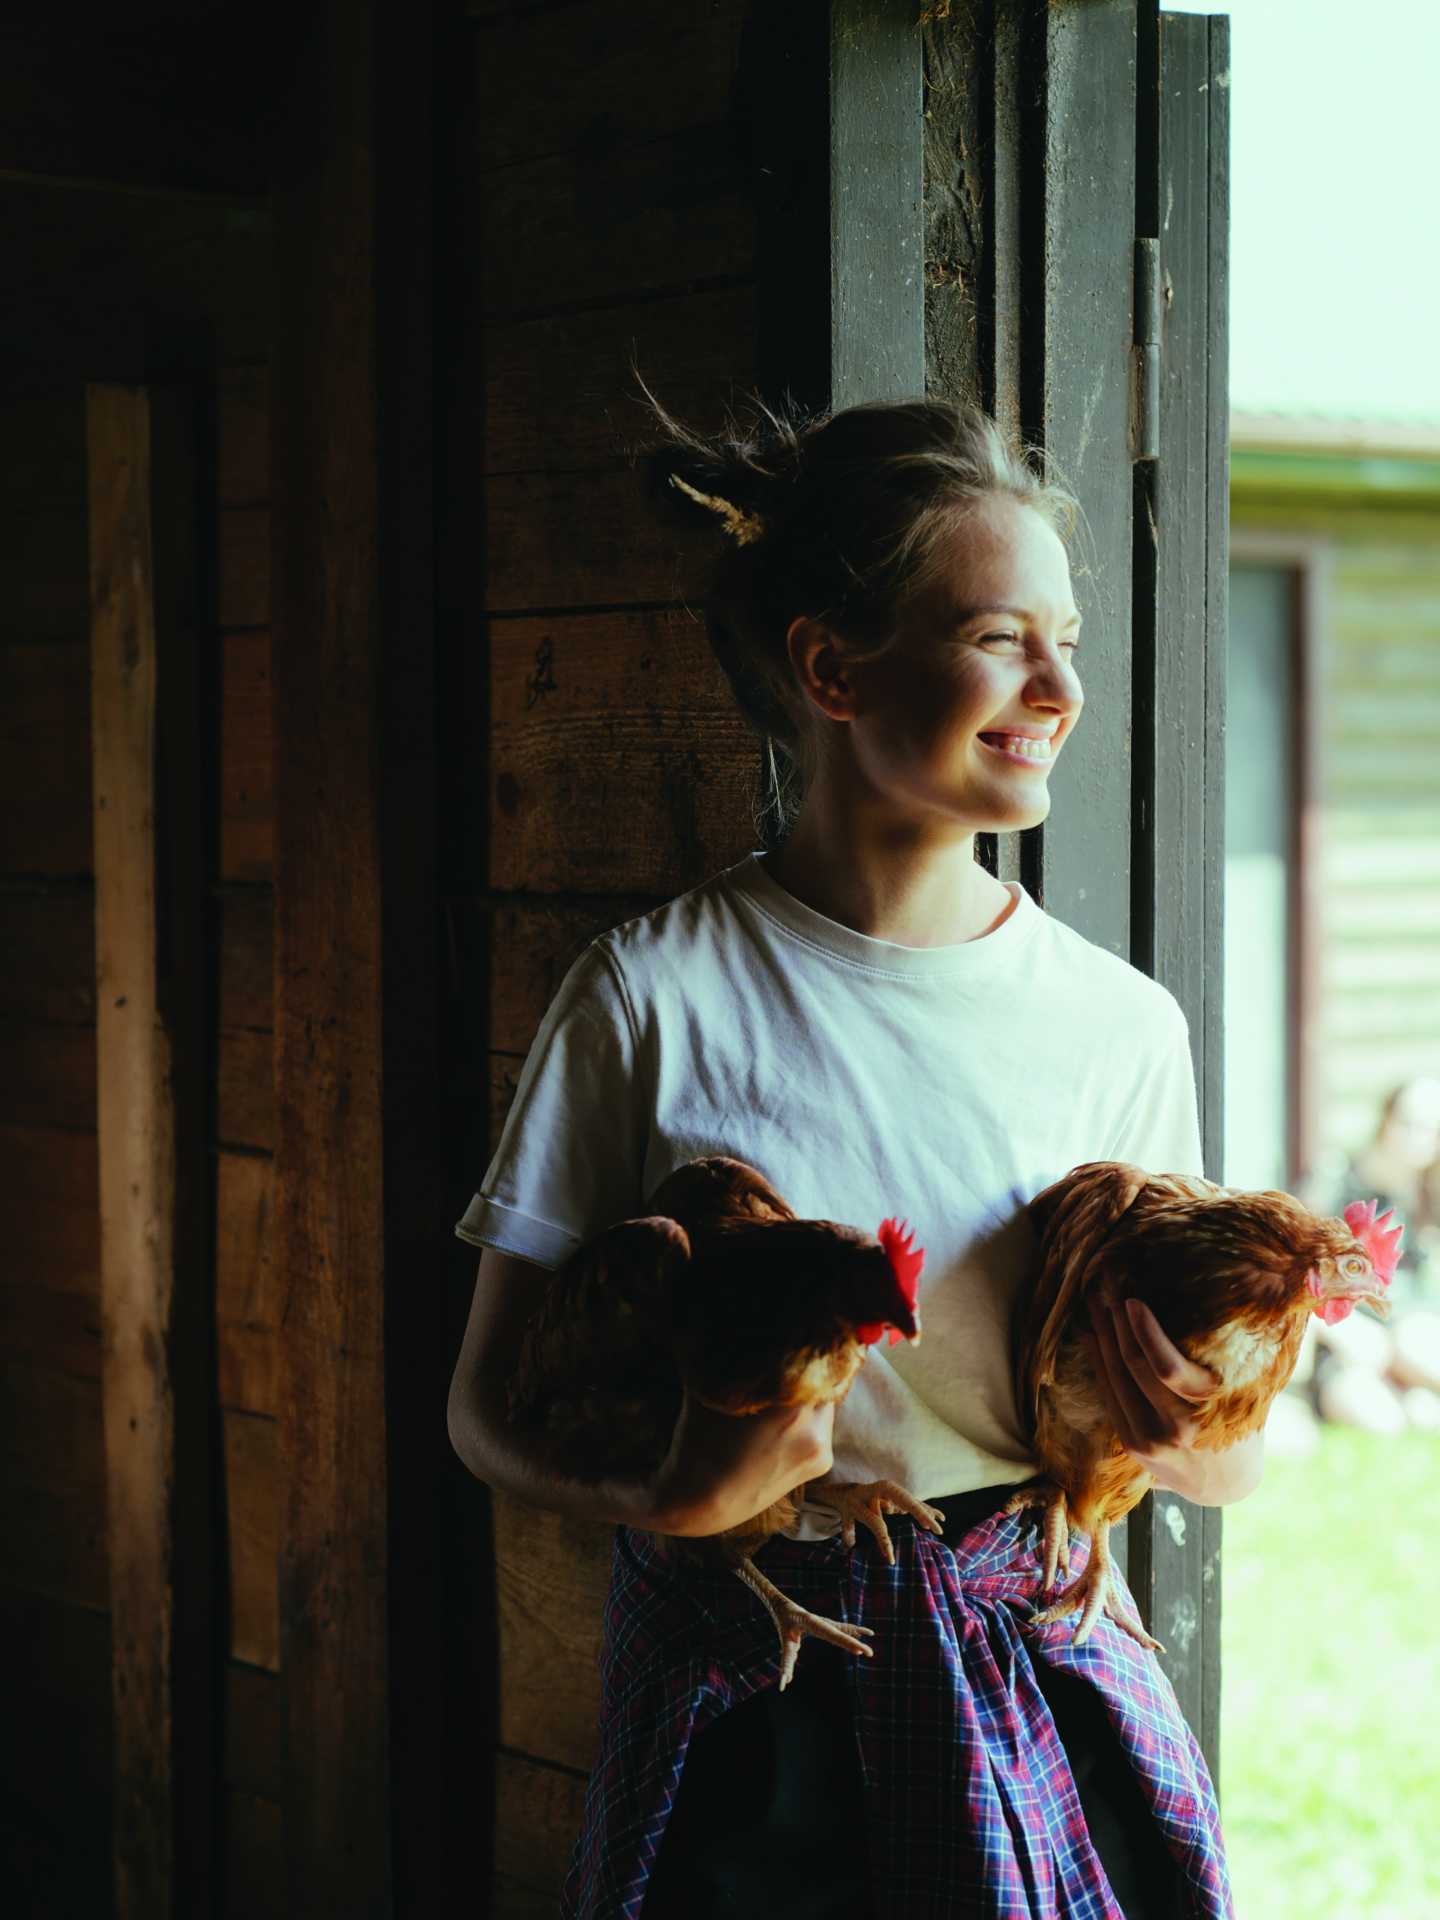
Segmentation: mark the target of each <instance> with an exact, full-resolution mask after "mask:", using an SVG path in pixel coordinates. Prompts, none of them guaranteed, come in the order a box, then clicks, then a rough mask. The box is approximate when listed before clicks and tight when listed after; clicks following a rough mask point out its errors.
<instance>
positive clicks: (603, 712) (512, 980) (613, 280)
mask: <svg viewBox="0 0 1440 1920" xmlns="http://www.w3.org/2000/svg"><path fill="white" fill-rule="evenodd" d="M745 12H746V8H745V7H744V6H743V5H742V4H740V0H714V4H708V5H706V6H703V7H695V8H679V9H677V8H675V7H673V6H671V5H668V4H666V3H665V0H637V3H636V4H634V5H630V6H627V7H623V8H617V7H616V6H614V5H613V4H611V3H610V0H576V3H575V4H571V5H566V6H561V7H546V8H544V9H541V8H538V7H515V6H508V7H507V6H502V5H494V4H489V5H486V4H478V0H472V5H471V14H472V16H473V42H472V59H473V72H474V75H475V92H474V99H473V105H472V108H471V111H470V115H469V120H468V128H469V131H468V133H467V136H466V138H465V139H464V140H463V141H462V142H461V143H460V150H459V154H458V160H457V164H458V167H459V170H460V181H461V185H462V188H463V202H464V204H463V205H462V207H461V209H460V213H459V218H460V221H461V223H462V231H463V232H464V234H465V235H466V237H467V242H468V251H469V259H470V266H471V271H470V276H469V287H468V293H467V306H468V313H469V324H468V325H466V326H465V328H464V330H463V339H464V341H465V348H464V358H463V364H462V365H461V367H460V369H459V391H458V394H457V399H458V403H459V407H458V418H457V421H456V423H455V425H454V426H453V429H452V432H453V436H454V441H455V446H454V447H453V449H452V464H451V483H450V491H451V498H452V508H454V509H456V510H457V511H458V513H459V515H460V520H461V525H462V528H464V527H467V526H473V527H478V528H479V529H480V530H481V532H480V537H479V538H476V537H475V536H474V534H473V532H472V533H471V534H470V537H469V538H466V537H464V534H463V533H462V535H461V537H459V538H452V539H451V541H450V542H449V558H448V562H447V567H446V573H447V575H448V581H447V584H446V585H444V586H442V599H445V600H449V601H450V602H451V603H452V604H453V605H454V606H455V608H456V610H457V613H458V614H460V618H459V619H458V620H457V621H456V623H455V625H454V628H453V630H452V632H451V635H450V647H449V651H448V654H447V656H446V659H445V663H444V666H443V668H442V671H443V672H445V673H447V674H448V675H449V676H450V679H451V685H452V688H453V697H452V698H450V699H448V700H447V699H443V698H442V703H441V704H442V712H448V715H449V719H448V723H447V724H448V728H449V743H448V746H447V747H446V748H445V749H444V751H443V752H442V766H443V769H444V778H445V779H446V780H447V781H448V784H449V792H448V796H447V798H446V800H445V802H444V804H443V805H442V818H445V819H447V820H449V821H450V822H452V823H454V825H453V829H452V831H451V832H450V833H449V835H448V836H447V839H446V844H445V845H444V847H443V850H442V858H443V865H442V876H441V885H442V892H443V897H444V909H445V914H446V919H447V926H448V932H449V940H450V955H451V968H452V971H451V979H450V982H449V989H450V999H449V1002H448V1017H447V1041H446V1045H445V1047H444V1049H443V1051H444V1053H445V1054H446V1056H447V1057H449V1058H450V1059H452V1060H453V1062H454V1066H453V1070H452V1071H453V1080H452V1091H453V1094H454V1106H453V1111H454V1123H453V1126H452V1127H451V1130H450V1137H451V1138H452V1139H453V1140H454V1141H455V1142H456V1152H455V1155H454V1161H453V1167H452V1181H451V1188H450V1191H451V1194H452V1200H453V1217H454V1218H457V1219H458V1217H459V1215H460V1213H461V1212H462V1211H463V1209H464V1207H465V1205H466V1203H467V1202H468V1200H469V1198H470V1195H471V1193H472V1192H473V1191H474V1190H475V1188H476V1187H477V1186H478V1185H479V1182H480V1179H481V1176H482V1175H483V1173H484V1171H485V1168H486V1166H487V1164H488V1161H489V1157H490V1153H491V1151H492V1150H493V1143H494V1142H495V1141H496V1140H497V1139H498V1136H499V1129H500V1127H501V1126H502V1124H503V1121H504V1116H505V1113H506V1111H507V1108H508V1104H509V1101H510V1098H511V1095H512V1094H513V1091H514V1088H515V1084H516V1080H517V1077H518V1074H519V1071H520V1067H521V1065H522V1064H523V1061H524V1058H525V1055H526V1052H527V1050H528V1048H529V1045H530V1041H531V1038H532V1036H533V1034H534V1031H535V1028H536V1026H537V1024H538V1022H539V1019H540V1016H541V1015H542V1013H543V1012H544V1010H545V1007H546V1005H547V1004H548V1002H549V1000H550V998H551V996H552V994H553V993H554V991H555V988H556V987H557V986H558V984H559V981H560V978H561V976H562V975H563V973H564V972H565V970H566V968H567V967H568V966H569V964H570V962H571V960H572V959H573V958H574V957H575V955H576V954H577V953H578V952H579V950H580V948H581V945H582V944H583V943H584V941H586V940H587V939H589V938H590V937H592V936H593V935H594V934H596V933H598V932H601V931H603V930H604V929H606V928H608V927H610V926H613V925H615V924H617V923H618V922H620V921H622V920H624V919H628V918H630V917H632V916H633V915H635V914H637V913H640V912H644V911H646V910H648V909H649V908H650V907H652V906H656V905H658V904H660V903H661V902H662V901H663V900H665V899H668V898H670V897H672V896H673V895H674V894H676V893H678V892H681V891H682V890H684V889H685V888H686V887H689V886H693V885H695V884H697V883H698V882H699V881H700V880H702V879H704V878H705V877H707V876H708V875H709V874H711V873H713V872H715V871H716V870H717V869H718V868H720V867H723V866H725V865H727V864H729V863H731V862H733V861H735V860H738V859H740V858H742V857H743V856H744V854H745V853H746V852H748V851H749V850H750V848H751V847H752V846H756V845H758V844H759V841H758V839H757V837H756V833H755V830H754V827H753V823H752V814H751V788H752V776H753V773H754V769H755V763H756V758H757V756H756V752H755V749H754V746H753V744H752V742H751V739H750V736H749V735H748V733H747V731H746V729H745V727H744V725H743V723H742V722H741V721H740V719H739V717H738V715H737V714H736V712H735V710H734V706H733V702H732V701H731V698H730V694H729V691H728V689H727V687H726V686H725V683H724V681H723V678H722V676H721V675H720V673H719V670H718V668H717V667H716V666H715V665H714V664H713V662H712V660H711V658H710V656H709V652H708V647H707V644H706V641H705V636H704V631H703V628H702V626H701V624H700V622H699V619H698V617H697V616H696V615H695V614H694V613H692V612H691V611H689V610H688V609H687V607H686V605H685V596H686V595H687V594H694V593H695V592H696V590H697V587H698V584H699V580H700V578H701V577H702V572H703V565H704V561H705V559H706V557H707V556H708V554H709V552H710V551H711V550H712V549H711V548H710V546H709V544H708V543H707V542H706V541H705V540H704V539H703V538H701V539H699V540H696V541H694V542H690V541H687V540H686V539H684V538H683V537H682V538H681V539H680V540H679V541H678V542H677V539H676V537H675V535H674V534H673V533H671V532H669V531H666V530H663V529H661V528H659V527H658V526H656V525H655V524H654V523H653V522H652V521H651V519H650V518H649V515H648V513H647V510H646V508H645V506H644V504H643V501H642V500H641V498H640V494H639V488H638V483H637V477H636V475H635V473H634V471H633V469H632V468H631V466H630V464H629V461H628V459H627V454H626V443H627V441H628V440H629V439H631V438H633V436H634V435H635V434H636V432H637V430H638V429H641V428H643V418H642V415H641V413H640V410H639V409H638V407H636V406H635V405H634V404H633V400H632V397H631V396H633V395H634V393H635V391H636V389H635V387H634V383H633V381H632V380H631V377H630V373H629V363H630V361H631V359H632V357H633V359H634V360H635V362H636V363H637V364H638V366H639V368H640V369H641V371H642V372H643V374H644V376H645V378H646V379H647V381H648V382H649V383H650V385H651V386H652V387H653V388H654V390H655V391H656V392H657V394H658V395H659V396H660V397H661V398H662V399H663V400H665V401H666V402H667V403H668V404H670V405H672V406H673V407H674V408H675V409H676V410H677V411H679V412H680V413H681V414H682V416H684V417H687V418H690V419H694V420H697V421H699V422H700V423H702V424H705V425H709V424H711V423H714V422H716V421H717V419H718V416H719V413H720V410H721V407H722V404H723V402H724V400H725V398H726V396H727V394H728V393H729V391H730V389H731V386H732V384H733V385H734V386H735V387H736V388H744V387H745V386H746V385H748V384H749V383H750V382H752V381H754V380H755V379H756V377H757V376H756V318H755V304H756V301H755V285H754V253H755V219H754V213H753V206H752V202H751V198H750V186H749V179H748V175H747V159H746V149H745V146H744V142H743V138H742V136H741V132H740V129H739V127H738V125H737V117H736V113H735V87H736V71H737V64H738V62H739V60H740V54H741V27H742V22H743V17H744V14H745ZM517 72H524V73H525V74H526V75H527V76H528V77H529V84H528V85H527V87H526V88H525V89H524V90H523V91H522V90H520V89H518V88H516V87H515V85H514V84H513V76H514V75H515V74H516V73H517ZM472 468H473V473H472V471H471V469H472ZM467 501H468V502H470V510H469V512H468V513H467V512H466V502H467ZM472 514H473V521H472V520H471V515H472ZM477 563H478V568H479V570H478V571H476V570H475V568H476V566H477ZM448 1226H449V1222H447V1223H446V1227H447V1230H448ZM475 1263H476V1257H475V1255H474V1253H473V1251H472V1250H470V1249H468V1248H466V1247H464V1246H463V1245H461V1244H460V1243H459V1242H455V1243H454V1244H453V1250H452V1274H453V1296H452V1300H453V1311H454V1315H455V1327H456V1333H455V1339H456V1344H457V1346H458V1338H459V1328H460V1326H462V1325H463V1320H464V1311H465V1308H466V1307H467V1306H468V1303H469V1298H470V1293H471V1290H472V1289H473V1286H474V1280H475ZM461 1474H462V1478H464V1479H465V1485H464V1486H463V1487H462V1488H461V1489H460V1490H459V1493H458V1499H457V1525H458V1526H459V1528H460V1529H461V1530H462V1531H463V1532H465V1533H467V1534H468V1535H470V1536H471V1537H473V1538H476V1539H477V1540H479V1539H483V1538H484V1537H485V1529H486V1527H487V1525H493V1541H494V1568H493V1575H492V1573H491V1572H490V1569H489V1567H488V1565H487V1564H486V1562H485V1560H484V1558H483V1556H478V1555H477V1560H476V1564H475V1576H476V1580H477V1583H478V1589H479V1590H478V1592H477V1603H478V1604H480V1605H483V1604H484V1588H485V1586H486V1585H487V1583H488V1582H489V1581H490V1580H491V1579H493V1583H494V1595H495V1606H496V1615H497V1617H496V1620H495V1626H494V1638H493V1639H491V1640H489V1642H488V1644H487V1648H486V1652H485V1656H484V1657H482V1659H481V1663H480V1671H479V1673H478V1674H477V1676H476V1685H477V1686H478V1687H479V1688H480V1689H481V1690H482V1694H484V1695H485V1696H487V1698H486V1720H485V1724H486V1725H487V1728H488V1731H489V1735H490V1738H491V1740H492V1742H493V1755H494V1764H495V1771H496V1795H497V1802H496V1804H497V1830H496V1860H495V1895H496V1904H495V1908H494V1911H495V1912H496V1914H497V1915H506V1916H512V1915H514V1916H518V1915H536V1916H538V1915H540V1914H542V1913H546V1914H548V1913H551V1912H553V1899H554V1893H555V1890H556V1888H557V1887H558V1884H559V1881H560V1878H561V1875H562V1873H563V1871H564V1868H565V1865H566V1862H567V1860H568V1856H569V1852H570V1848H571V1844H572V1842H573V1840H574V1837H575V1834H576V1832H577V1829H578V1825H579V1815H580V1804H581V1797H582V1793H583V1788H584V1778H585V1774H586V1772H587V1771H588V1769H589V1766H590V1764H591V1760H592V1758H593V1755H594V1751H595V1715H596V1709H597V1705H598V1676H597V1672H596V1664H595V1663H596V1654H597V1651H598V1645H599V1628H600V1609H601V1603H602V1600H603V1597H604V1592H605V1587H606V1583H607V1579H608V1572H609V1556H610V1547H611V1540H612V1530H611V1529H610V1528H609V1527H606V1526H602V1525H597V1526H595V1527H593V1528H587V1527H578V1528H577V1527H573V1526H571V1525H570V1524H569V1523H567V1522H562V1521H561V1520H560V1519H559V1518H558V1517H557V1516H551V1515H548V1514H543V1513H539V1512H536V1511H533V1510H528V1509H524V1508H521V1507H519V1506H516V1505H515V1504H513V1503H512V1502H510V1501H508V1500H505V1499H504V1498H501V1497H495V1498H494V1500H493V1508H492V1503H491V1496H490V1495H489V1494H488V1492H487V1490H486V1489H484V1488H483V1487H481V1486H480V1485H479V1484H478V1483H475V1482H473V1481H470V1480H469V1479H468V1476H464V1475H463V1469H462V1470H461ZM487 1508H490V1509H491V1511H490V1512H488V1514H487Z"/></svg>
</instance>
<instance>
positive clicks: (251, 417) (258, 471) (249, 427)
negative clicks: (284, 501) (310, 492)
mask: <svg viewBox="0 0 1440 1920" xmlns="http://www.w3.org/2000/svg"><path fill="white" fill-rule="evenodd" d="M216 455H217V462H218V471H217V475H216V487H215V497H216V504H217V505H218V506H220V507H221V508H225V507H261V506H264V505H266V503H267V502H268V501H269V498H270V370H269V367H268V366H267V365H265V364H263V363H261V364H257V365H253V366H245V367H222V368H221V370H220V381H219V406H218V444H217V447H216Z"/></svg>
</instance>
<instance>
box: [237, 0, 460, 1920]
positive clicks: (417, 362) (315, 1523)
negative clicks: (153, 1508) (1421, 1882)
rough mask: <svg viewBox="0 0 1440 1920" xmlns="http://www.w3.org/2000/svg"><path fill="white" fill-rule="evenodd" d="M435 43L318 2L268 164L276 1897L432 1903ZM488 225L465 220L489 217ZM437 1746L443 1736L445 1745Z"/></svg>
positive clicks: (436, 1859)
mask: <svg viewBox="0 0 1440 1920" xmlns="http://www.w3.org/2000/svg"><path fill="white" fill-rule="evenodd" d="M440 24H441V21H440V16H439V11H438V10H436V9H432V8H421V9H419V10H416V9H414V8H410V9H405V10H400V9H394V8H387V7H382V6H370V5H364V6H358V7H357V6H354V5H346V4H341V0H327V4H326V5H325V6H323V7H321V8H319V9H314V10H311V12H310V13H309V14H307V16H306V18H305V20H304V21H303V22H302V24H301V29H300V34H299V37H298V43H297V44H295V45H294V46H293V54H294V57H293V59H292V60H291V61H290V63H289V66H290V70H289V73H288V75H287V82H288V84H287V97H286V100H285V102H284V106H283V115H282V118H283V129H282V137H281V139H280V141H279V143H278V148H277V174H276V182H275V194H274V209H275V214H274V218H275V227H276V261H277V268H278V271H279V273H280V275H281V277H282V279H283V283H284V285H285V287H286V290H287V302H288V303H289V312H290V321H289V324H287V326H286V327H284V328H283V329H280V330H279V331H278V333H277V343H276V353H275V357H274V360H273V362H272V368H271V379H272V388H271V397H272V409H271V436H270V437H271V471H272V482H273V484H272V487H271V502H272V507H273V513H274V526H275V536H274V571H273V598H274V613H275V649H274V671H275V751H276V817H277V835H276V861H275V901H276V919H275V960H276V970H275V978H276V1006H275V1061H276V1095H277V1100H276V1144H275V1183H276V1184H275V1228H274V1256H275V1264H276V1268H277V1271H278V1272H280V1273H281V1274H282V1275H283V1276H284V1283H285V1288H286V1296H285V1301H284V1305H283V1308H282V1318H283V1322H284V1329H285V1331H284V1343H283V1350H282V1351H283V1366H282V1371H281V1383H280V1429H279V1431H280V1439H281V1453H282V1457H283V1458H284V1460H285V1461H286V1463H287V1474H286V1479H285V1484H284V1490H283V1498H282V1523H281V1538H282V1549H281V1645H282V1659H283V1666H284V1672H285V1687H286V1700H287V1726H288V1733H287V1740H286V1755H287V1764H286V1774H285V1792H284V1796H283V1804H284V1808H285V1852H286V1862H287V1872H286V1885H287V1895H288V1900H289V1903H290V1905H291V1906H292V1907H294V1909H295V1910H296V1911H297V1912H298V1911H311V1910H323V1911H327V1912H328V1911H344V1912H346V1913H347V1914H350V1915H353V1916H355V1920H360V1916H364V1915H375V1916H377V1920H378V1916H380V1915H388V1914H389V1913H390V1912H391V1911H392V1910H393V1906H394V1904H395V1901H396V1899H397V1897H398V1893H397V1889H398V1888H400V1887H402V1886H403V1888H404V1894H405V1898H406V1899H407V1901H409V1902H410V1903H411V1904H413V1906H414V1907H415V1909H416V1911H424V1912H438V1911H441V1910H443V1908H444V1906H445V1904H446V1902H445V1900H444V1898H443V1897H442V1894H441V1891H440V1890H441V1889H442V1888H443V1887H445V1886H446V1885H448V1883H449V1876H450V1871H451V1869H450V1862H451V1860H452V1859H453V1857H454V1856H455V1854H456V1850H457V1845H458V1841H457V1840H456V1838H455V1836H453V1835H451V1834H449V1833H448V1832H446V1831H444V1830H443V1828H444V1821H445V1819H446V1817H447V1814H448V1812H449V1800H448V1792H449V1783H450V1781H451V1780H452V1779H453V1777H454V1773H455V1768H454V1766H453V1765H452V1758H453V1756H452V1752H451V1747H450V1728H449V1723H448V1720H447V1714H446V1704H447V1703H446V1687H447V1681H448V1678H449V1676H448V1675H447V1672H446V1667H445V1660H446V1656H447V1652H448V1649H449V1645H450V1640H449V1637H448V1636H447V1634H446V1632H445V1630H444V1624H445V1621H444V1601H445V1595H444V1594H443V1592H442V1586H441V1582H442V1574H443V1567H444V1552H443V1550H442V1548H441V1546H440V1540H441V1535H440V1533H439V1515H440V1510H441V1509H442V1508H443V1507H444V1505H445V1502H444V1499H443V1498H442V1494H443V1489H444V1487H445V1485H446V1484H448V1483H447V1479H446V1475H447V1469H449V1468H450V1467H451V1466H452V1465H453V1461H452V1456H451V1454H450V1451H449V1447H448V1442H447V1438H446V1434H445V1430H444V1421H443V1418H442V1417H441V1410H442V1409H443V1406H444V1399H445V1391H446V1387H447V1385H448V1369H449V1367H450V1366H451V1365H453V1356H451V1355H447V1354H445V1353H444V1352H443V1350H442V1342H443V1331H444V1317H443V1316H437V1315H436V1314H435V1312H434V1311H433V1308H434V1302H433V1298H432V1299H431V1300H429V1301H427V1300H426V1299H425V1297H424V1290H423V1289H418V1288H417V1287H416V1285H415V1278H416V1275H417V1274H418V1273H420V1272H423V1271H424V1270H425V1269H426V1267H427V1265H430V1264H433V1260H434V1245H435V1240H434V1235H435V1220H436V1218H437V1217H438V1216H439V1215H440V1214H441V1212H442V1202H441V1200H440V1197H439V1193H438V1181H439V1170H440V1169H441V1167H442V1166H443V1163H444V1148H443V1143H442V1142H441V1141H440V1140H439V1139H438V1137H437V1108H438V1102H437V1100H436V1090H435V1085H434V1075H435V1062H436V1059H437V1058H438V1052H439V1049H438V1046H437V1043H436V1037H435V1032H434V1001H435V992H436V981H437V973H438V965H437V955H436V952H435V927H436V923H437V918H438V916H437V914H436V911H435V895H434V879H433V849H434V847H435V844H436V839H437V824H436V817H435V800H434V778H435V770H434V758H435V746H434V743H435V699H434V690H433V653H434V616H435V608H434V580H435V565H434V553H433V540H434V527H435V515H434V500H433V493H432V484H433V483H432V472H433V465H434V446H433V443H432V435H433V432H434V420H433V406H434V394H433V391H432V385H431V374H432V368H431V363H430V352H431V337H432V326H431V291H430V290H431V284H432V264H431V248H432V219H433V215H432V206H431V195H432V193H433V187H434V176H435V172H436V161H437V157H438V156H437V150H436V149H435V148H433V147H432V146H431V144H430V143H429V141H428V140H427V139H425V138H421V139H417V138H416V129H417V128H420V129H431V128H436V127H437V126H438V122H437V120H436V116H435V113H434V111H433V109H434V106H435V102H436V96H435V93H434V63H435V60H436V58H437V35H438V31H439V27H440ZM487 217H488V216H487ZM457 1737H458V1734H457Z"/></svg>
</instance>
